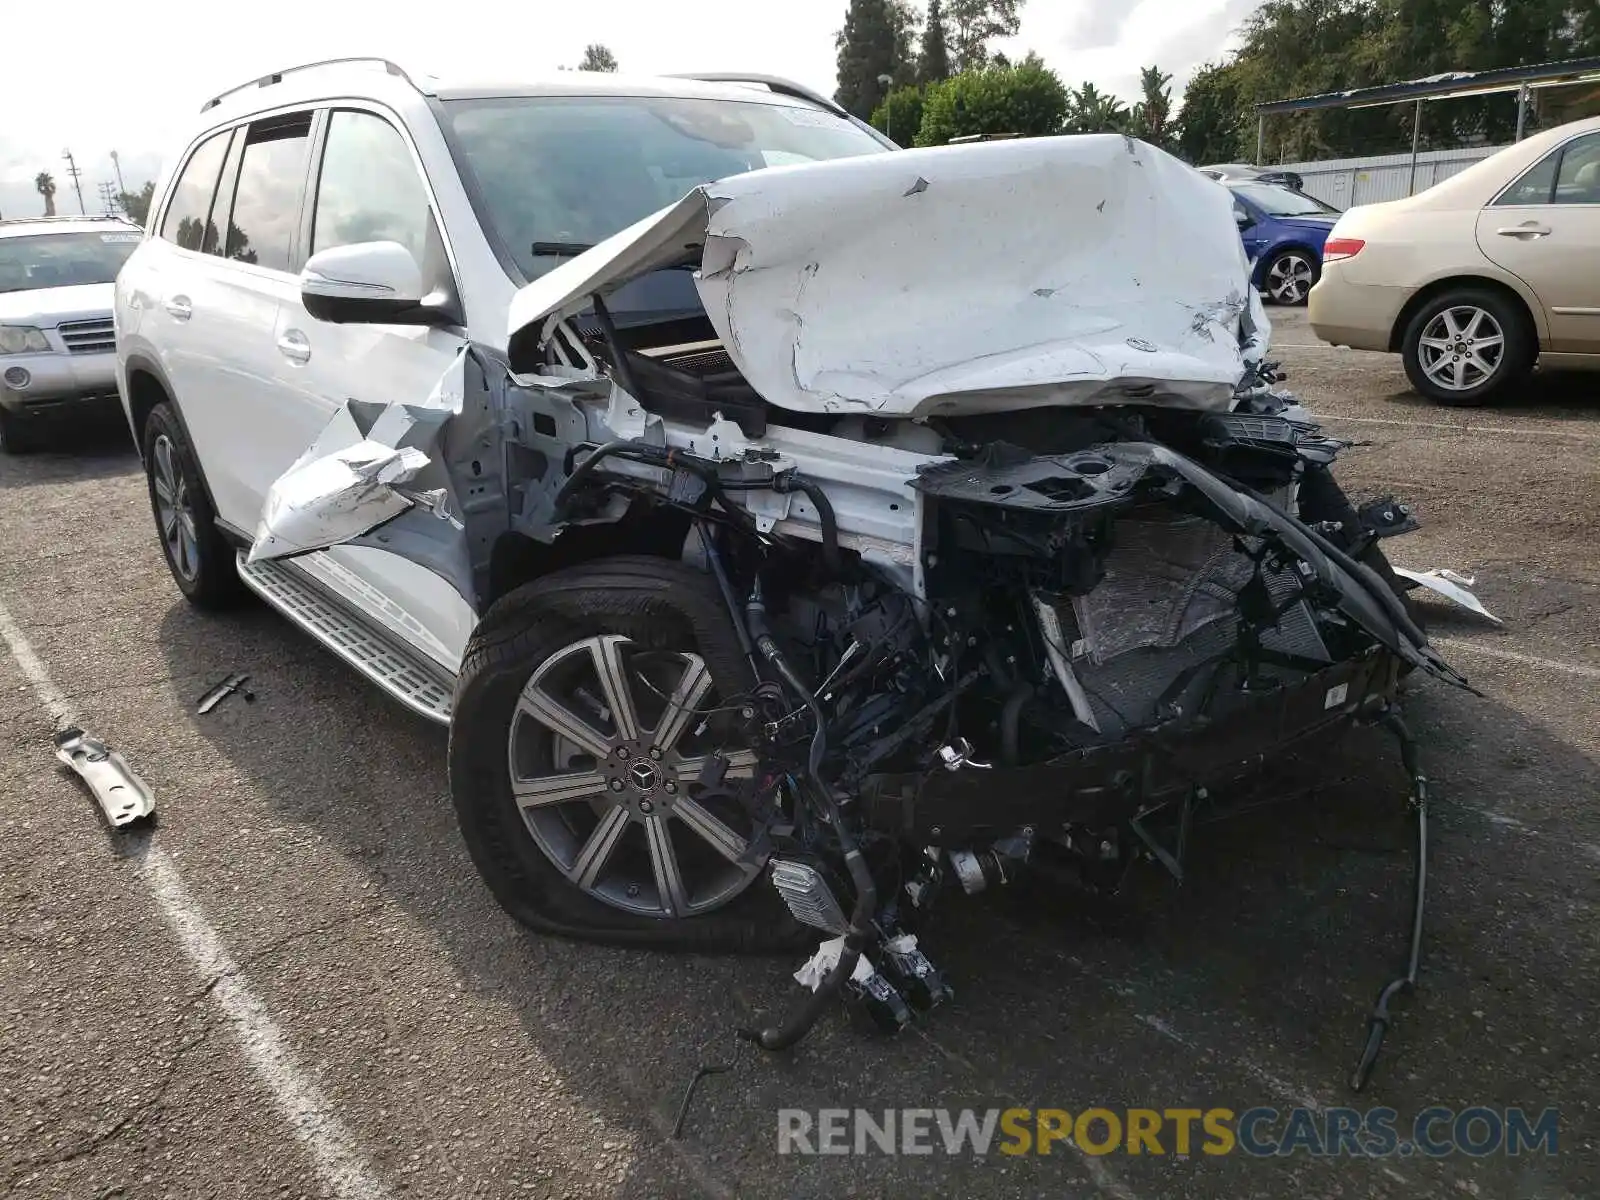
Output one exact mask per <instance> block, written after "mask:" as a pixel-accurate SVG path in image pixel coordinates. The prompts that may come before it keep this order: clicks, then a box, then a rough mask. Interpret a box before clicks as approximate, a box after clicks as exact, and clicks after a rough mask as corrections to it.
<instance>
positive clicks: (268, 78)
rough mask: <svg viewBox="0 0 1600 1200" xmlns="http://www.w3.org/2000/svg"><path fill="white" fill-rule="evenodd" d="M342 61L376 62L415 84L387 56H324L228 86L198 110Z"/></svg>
mask: <svg viewBox="0 0 1600 1200" xmlns="http://www.w3.org/2000/svg"><path fill="white" fill-rule="evenodd" d="M344 63H376V64H379V65H381V66H382V67H383V69H384V70H386V71H387V72H389V74H391V75H394V76H397V77H399V78H400V79H404V80H405V81H406V82H407V83H410V84H411V86H412V87H416V86H417V85H416V84H415V83H412V80H411V76H409V75H407V74H406V73H405V69H404V68H402V67H401V66H400V65H399V64H398V63H394V62H390V61H389V60H388V59H387V58H378V57H375V56H374V55H370V54H357V55H351V56H349V57H346V58H324V59H319V60H318V61H317V62H309V63H301V64H300V65H299V66H297V67H285V68H283V70H281V71H274V72H273V73H272V74H270V75H263V76H261V78H259V79H251V80H248V81H246V82H244V83H241V84H240V85H239V86H238V87H232V88H229V89H228V90H227V91H225V92H221V93H219V94H217V95H215V96H213V97H212V98H211V99H209V100H207V101H206V102H205V103H204V104H202V105H201V106H200V111H201V112H208V111H209V110H211V109H213V108H215V107H216V106H217V105H219V104H221V103H222V102H223V100H225V99H226V98H227V97H229V96H231V95H233V94H234V93H235V92H242V91H244V90H245V89H246V88H248V87H271V86H272V85H273V84H275V83H282V82H283V77H284V76H285V75H291V74H293V73H294V72H296V71H310V70H314V69H315V68H317V67H335V66H341V65H343V64H344ZM419 90H420V89H419Z"/></svg>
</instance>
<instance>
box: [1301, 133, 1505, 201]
mask: <svg viewBox="0 0 1600 1200" xmlns="http://www.w3.org/2000/svg"><path fill="white" fill-rule="evenodd" d="M1503 148H1504V147H1501V146H1471V147H1468V148H1466V149H1461V150H1424V151H1422V152H1421V153H1420V154H1418V155H1417V168H1416V179H1415V181H1413V179H1412V175H1411V155H1410V154H1409V153H1406V154H1375V155H1372V156H1370V157H1367V158H1337V159H1332V160H1329V161H1327V162H1307V163H1282V164H1274V167H1273V169H1274V170H1280V171H1293V172H1295V173H1296V174H1298V175H1299V176H1300V178H1301V179H1303V180H1304V181H1305V190H1306V191H1308V192H1310V193H1311V194H1312V195H1313V196H1315V197H1316V198H1317V199H1318V200H1321V201H1322V202H1323V203H1325V204H1331V205H1333V206H1334V207H1335V208H1341V209H1342V208H1353V207H1354V206H1355V205H1357V204H1376V203H1377V202H1378V201H1380V200H1399V199H1402V198H1403V197H1405V196H1408V195H1411V194H1412V193H1414V192H1420V191H1423V190H1424V189H1426V188H1430V187H1432V186H1433V185H1434V184H1436V183H1438V182H1440V181H1441V180H1444V179H1449V178H1450V176H1452V175H1455V174H1458V173H1459V172H1461V171H1465V170H1466V169H1467V168H1468V167H1470V166H1471V165H1472V164H1473V163H1475V162H1480V161H1482V160H1483V159H1485V158H1488V157H1489V156H1490V155H1491V154H1494V153H1495V152H1496V151H1498V150H1501V149H1503Z"/></svg>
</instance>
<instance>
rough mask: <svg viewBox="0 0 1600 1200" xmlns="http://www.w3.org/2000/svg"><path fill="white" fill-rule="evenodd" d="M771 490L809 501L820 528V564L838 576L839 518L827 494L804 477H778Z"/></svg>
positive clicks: (792, 475) (790, 475) (791, 475)
mask: <svg viewBox="0 0 1600 1200" xmlns="http://www.w3.org/2000/svg"><path fill="white" fill-rule="evenodd" d="M772 490H773V491H775V492H804V493H805V496H806V499H808V500H810V501H811V504H812V507H814V508H815V509H816V510H817V521H818V523H820V524H821V526H822V562H823V565H824V566H826V567H827V568H828V571H829V573H830V574H832V575H838V574H839V571H840V566H841V560H840V558H839V518H838V517H837V516H836V515H835V514H834V511H833V503H832V501H830V500H829V499H828V497H827V494H826V493H825V492H824V491H823V490H822V488H821V487H820V486H819V485H818V484H817V483H816V482H815V481H813V480H810V479H807V478H806V477H805V476H804V475H797V474H788V475H779V476H777V477H776V478H775V479H773V481H772Z"/></svg>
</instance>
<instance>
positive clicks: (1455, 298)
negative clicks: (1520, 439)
mask: <svg viewBox="0 0 1600 1200" xmlns="http://www.w3.org/2000/svg"><path fill="white" fill-rule="evenodd" d="M1536 350H1537V347H1536V345H1535V336H1534V332H1533V330H1532V329H1531V328H1530V325H1529V322H1528V319H1527V316H1526V314H1525V313H1523V312H1522V311H1521V310H1520V309H1519V308H1518V307H1517V305H1515V304H1514V303H1512V302H1511V301H1510V300H1508V299H1506V297H1504V296H1502V295H1500V294H1498V293H1496V292H1491V291H1484V290H1482V289H1478V288H1461V289H1458V290H1454V291H1449V292H1445V293H1444V294H1442V295H1440V296H1436V297H1434V298H1433V299H1432V300H1430V301H1428V303H1427V304H1425V305H1423V307H1422V308H1421V309H1419V310H1418V312H1417V314H1416V315H1415V316H1414V317H1412V318H1411V321H1410V323H1409V324H1408V325H1407V326H1406V331H1405V334H1404V335H1403V337H1402V341H1401V351H1402V353H1403V355H1404V357H1405V365H1406V376H1407V377H1408V378H1409V379H1410V380H1411V386H1412V387H1414V388H1416V389H1417V391H1419V392H1421V393H1422V394H1423V395H1424V396H1427V397H1428V398H1429V399H1430V400H1434V401H1437V402H1438V403H1440V404H1449V405H1456V406H1460V407H1475V406H1477V405H1481V404H1489V403H1491V402H1493V401H1495V400H1498V399H1500V398H1501V397H1503V396H1505V395H1506V393H1508V392H1510V391H1512V390H1514V389H1515V388H1517V387H1519V386H1520V385H1521V384H1522V383H1523V382H1525V381H1526V380H1527V378H1528V373H1529V372H1530V371H1532V370H1533V360H1534V357H1535V353H1536Z"/></svg>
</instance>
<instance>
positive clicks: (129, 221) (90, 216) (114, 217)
mask: <svg viewBox="0 0 1600 1200" xmlns="http://www.w3.org/2000/svg"><path fill="white" fill-rule="evenodd" d="M43 221H121V222H122V223H123V224H124V225H133V224H135V223H136V222H135V221H134V220H133V218H131V217H129V216H126V215H125V214H123V213H80V214H79V215H77V216H71V215H68V214H66V213H57V214H56V215H55V216H53V217H0V225H33V224H36V223H38V222H43Z"/></svg>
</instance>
